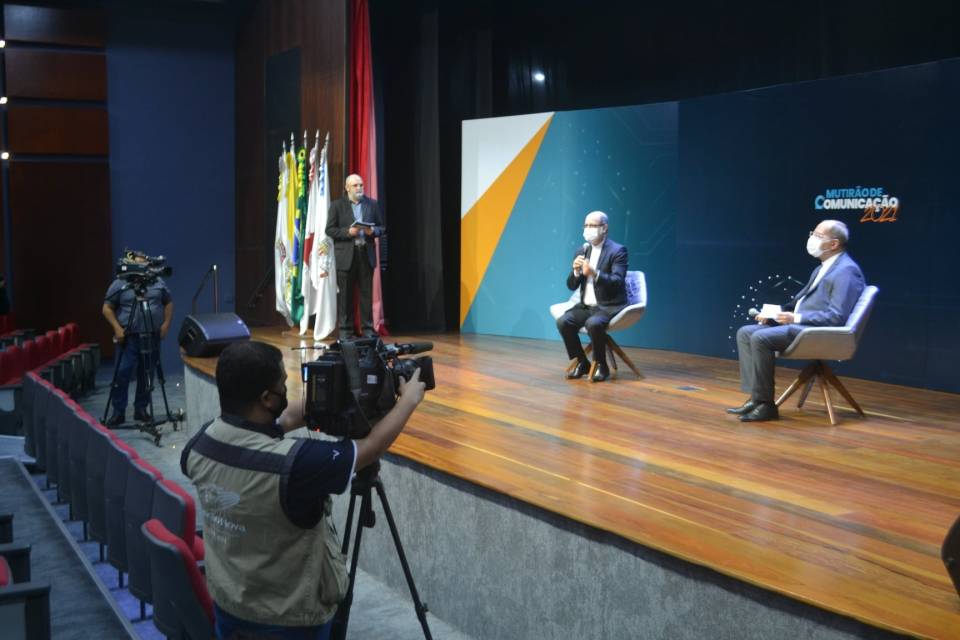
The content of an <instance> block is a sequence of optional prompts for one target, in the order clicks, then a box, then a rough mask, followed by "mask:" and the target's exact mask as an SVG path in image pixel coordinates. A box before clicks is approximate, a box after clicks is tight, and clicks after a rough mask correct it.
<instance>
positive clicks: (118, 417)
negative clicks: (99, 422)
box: [103, 413, 127, 427]
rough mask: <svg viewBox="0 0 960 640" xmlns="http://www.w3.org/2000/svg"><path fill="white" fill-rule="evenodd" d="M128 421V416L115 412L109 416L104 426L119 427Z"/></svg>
mask: <svg viewBox="0 0 960 640" xmlns="http://www.w3.org/2000/svg"><path fill="white" fill-rule="evenodd" d="M126 421H127V419H126V417H125V416H124V415H123V414H122V413H115V414H113V415H112V416H110V417H109V418H107V421H106V422H104V423H103V426H105V427H119V426H120V425H122V424H123V423H124V422H126Z"/></svg>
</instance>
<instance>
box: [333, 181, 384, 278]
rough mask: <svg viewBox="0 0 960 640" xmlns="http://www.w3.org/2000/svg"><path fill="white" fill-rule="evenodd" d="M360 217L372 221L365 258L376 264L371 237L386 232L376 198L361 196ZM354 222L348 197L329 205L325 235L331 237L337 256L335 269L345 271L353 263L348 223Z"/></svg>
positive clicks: (352, 239) (373, 264)
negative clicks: (371, 233) (371, 234)
mask: <svg viewBox="0 0 960 640" xmlns="http://www.w3.org/2000/svg"><path fill="white" fill-rule="evenodd" d="M360 207H361V214H360V215H361V217H360V219H361V220H363V221H364V222H372V223H373V225H374V227H373V237H369V236H368V237H367V245H366V249H367V259H368V260H369V261H370V266H371V267H376V266H377V254H376V249H375V248H374V243H373V238H374V237H380V236H382V235H383V234H384V233H385V232H386V223H385V222H384V220H383V212H382V211H380V205H379V204H377V201H376V200H371V199H370V198H368V197H366V196H363V198H362V199H361V200H360ZM353 222H354V219H353V206H352V205H351V203H350V199H349V198H347V197H346V196H344V197H343V198H340V199H339V200H335V201H334V202H333V204H331V205H330V211H329V212H328V213H327V235H328V236H330V237H331V238H333V251H334V255H335V256H336V258H337V270H338V271H347V270H349V269H350V266H351V265H352V264H353V241H354V238H352V237H351V236H350V225H352V224H353Z"/></svg>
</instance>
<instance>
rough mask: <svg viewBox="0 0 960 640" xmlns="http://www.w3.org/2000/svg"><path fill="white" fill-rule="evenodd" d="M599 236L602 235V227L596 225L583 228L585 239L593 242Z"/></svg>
mask: <svg viewBox="0 0 960 640" xmlns="http://www.w3.org/2000/svg"><path fill="white" fill-rule="evenodd" d="M598 237H600V229H597V228H596V227H587V228H586V229H584V230H583V239H584V240H586V241H587V242H590V243H592V242H593V241H594V240H596V239H597V238H598Z"/></svg>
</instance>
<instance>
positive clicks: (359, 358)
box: [301, 338, 436, 439]
mask: <svg viewBox="0 0 960 640" xmlns="http://www.w3.org/2000/svg"><path fill="white" fill-rule="evenodd" d="M431 349H433V343H431V342H413V343H410V344H392V345H387V344H384V343H383V341H381V340H380V338H361V339H359V340H351V341H341V342H336V343H334V344H333V345H332V346H331V347H330V348H329V349H328V350H327V351H326V353H324V355H322V356H320V357H319V358H317V359H316V360H314V361H313V362H307V363H304V364H303V370H302V372H301V373H302V374H303V375H302V378H303V382H304V387H305V397H306V400H305V407H304V417H305V418H306V422H307V425H309V426H310V427H316V428H319V429H321V430H322V431H324V432H326V433H329V434H330V435H334V436H345V437H348V438H352V439H358V438H364V437H366V435H367V434H368V433H369V432H370V428H371V425H372V424H373V423H375V422H376V421H377V420H379V419H380V418H381V417H383V415H384V414H386V413H387V412H388V411H390V409H392V408H393V406H394V405H395V404H396V402H397V392H398V390H399V389H400V378H403V379H404V380H409V379H410V376H412V375H413V372H414V371H416V370H417V369H420V381H421V382H423V383H425V385H426V388H427V389H433V388H434V387H435V386H436V383H435V381H434V378H433V359H432V358H431V357H430V356H420V357H419V358H406V359H404V358H401V357H400V356H402V355H407V354H416V353H424V352H425V351H430V350H431Z"/></svg>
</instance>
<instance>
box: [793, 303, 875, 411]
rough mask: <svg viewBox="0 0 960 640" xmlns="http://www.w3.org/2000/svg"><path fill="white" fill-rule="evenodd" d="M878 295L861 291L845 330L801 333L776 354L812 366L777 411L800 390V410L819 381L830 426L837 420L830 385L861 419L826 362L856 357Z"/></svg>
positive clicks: (819, 330) (810, 329)
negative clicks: (803, 361)
mask: <svg viewBox="0 0 960 640" xmlns="http://www.w3.org/2000/svg"><path fill="white" fill-rule="evenodd" d="M878 291H879V289H877V287H874V286H869V287H866V288H865V289H864V290H863V293H861V294H860V299H859V300H857V304H856V305H855V306H854V307H853V311H851V312H850V317H849V318H847V323H846V324H845V325H844V326H842V327H809V328H807V329H804V330H803V331H801V332H800V333H799V334H798V335H797V337H796V338H794V339H793V342H791V343H790V346H788V347H787V348H786V349H784V350H783V352H782V353H780V354H779V356H780V357H781V358H789V359H791V360H813V362H811V363H810V364H808V365H807V366H806V367H804V368H803V370H802V371H801V372H800V375H799V376H797V379H796V380H794V381H793V383H792V384H791V385H790V386H789V387H787V390H786V391H784V392H783V394H782V395H781V396H780V397H779V398H778V399H777V406H778V407H779V406H780V405H781V404H783V403H784V402H786V400H787V398H789V397H790V396H791V395H793V393H794V392H795V391H796V390H797V389H799V388H800V387H801V386H803V393H801V394H800V402H798V403H797V408H800V407H802V406H803V403H804V402H806V400H807V395H809V393H810V389H811V388H812V387H813V384H814V383H815V382H817V381H818V380H819V381H820V388H821V390H822V391H823V401H824V403H825V404H826V405H827V414H829V416H830V424H833V425H835V424H837V418H836V413H835V411H834V408H833V402H832V401H831V399H830V391H829V389H828V385H833V386H834V387H835V388H836V389H837V391H839V392H840V395H842V396H843V397H844V398H846V400H847V402H849V403H850V406H851V407H853V409H854V410H855V411H856V412H857V413H859V414H860V415H861V416H863V415H864V414H863V409H861V408H860V405H859V404H857V401H856V400H854V399H853V396H852V395H850V392H849V391H847V388H846V387H845V386H843V383H842V382H840V379H839V378H837V376H836V375H834V373H833V370H832V369H831V368H830V366H829V365H828V364H827V363H826V362H825V361H826V360H838V361H840V360H850V359H851V358H853V354H854V353H856V351H857V346H858V345H859V344H860V338H861V337H862V336H863V331H864V328H865V327H866V326H867V320H869V319H870V312H871V311H872V310H873V303H874V301H875V300H876V297H877V292H878Z"/></svg>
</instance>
